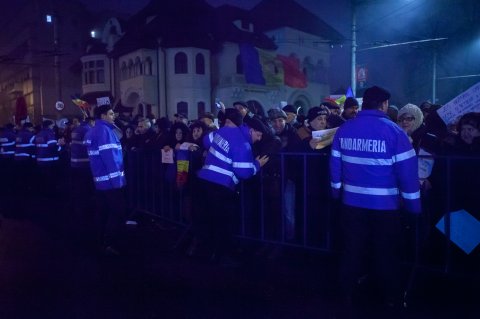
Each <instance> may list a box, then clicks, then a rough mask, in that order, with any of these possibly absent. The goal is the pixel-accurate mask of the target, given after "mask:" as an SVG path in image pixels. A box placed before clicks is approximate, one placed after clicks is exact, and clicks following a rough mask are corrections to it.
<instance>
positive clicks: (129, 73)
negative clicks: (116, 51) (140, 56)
mask: <svg viewBox="0 0 480 319" xmlns="http://www.w3.org/2000/svg"><path fill="white" fill-rule="evenodd" d="M133 75H134V73H133V61H132V59H130V60H128V77H129V78H131V77H133Z"/></svg>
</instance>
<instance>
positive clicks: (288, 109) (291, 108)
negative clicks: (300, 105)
mask: <svg viewBox="0 0 480 319" xmlns="http://www.w3.org/2000/svg"><path fill="white" fill-rule="evenodd" d="M282 110H283V111H284V112H285V113H295V114H297V110H296V109H295V106H293V105H292V104H287V105H285V106H284V107H283V109H282Z"/></svg>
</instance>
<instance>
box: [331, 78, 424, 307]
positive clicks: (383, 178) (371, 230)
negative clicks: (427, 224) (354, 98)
mask: <svg viewBox="0 0 480 319" xmlns="http://www.w3.org/2000/svg"><path fill="white" fill-rule="evenodd" d="M389 99H390V93H389V92H388V91H387V90H385V89H384V88H381V87H378V86H373V87H370V88H368V89H367V90H366V91H365V93H364V95H363V104H362V111H360V112H359V113H358V115H357V117H356V118H355V119H353V120H349V121H346V122H345V123H344V124H343V125H342V126H340V127H339V128H338V130H337V132H336V134H335V136H334V138H333V144H332V152H331V156H330V178H331V188H332V196H333V197H334V198H336V199H340V200H341V211H340V218H341V227H342V228H341V229H342V238H343V240H344V248H343V252H342V257H341V265H340V284H341V287H342V289H343V292H344V293H345V298H346V299H348V300H351V298H352V296H353V295H355V291H354V290H355V287H356V285H357V284H356V283H357V282H358V278H360V277H361V276H363V275H364V274H365V270H366V269H368V265H376V266H377V267H375V268H373V269H369V270H374V271H373V272H372V271H370V275H372V276H373V277H376V279H377V280H376V282H378V283H380V284H381V285H380V286H379V288H380V290H381V291H380V293H379V295H381V296H384V297H385V300H383V301H384V302H385V303H386V304H387V305H389V306H392V305H393V306H395V307H399V306H400V305H401V302H402V297H403V294H402V286H403V283H402V281H401V251H400V249H399V248H400V244H401V238H402V236H401V227H402V221H401V215H400V211H401V208H403V209H405V210H406V211H408V212H410V213H411V215H410V216H412V217H414V216H418V214H419V213H420V207H421V206H420V187H419V186H420V183H419V180H418V160H417V156H416V154H415V150H414V149H413V147H412V144H411V143H410V141H409V140H408V138H407V136H406V134H405V133H404V132H403V130H402V129H401V128H400V127H399V126H398V125H397V124H396V123H393V122H392V121H390V119H389V118H388V117H387V115H386V112H387V108H388V104H389ZM400 205H402V206H403V207H401V206H400Z"/></svg>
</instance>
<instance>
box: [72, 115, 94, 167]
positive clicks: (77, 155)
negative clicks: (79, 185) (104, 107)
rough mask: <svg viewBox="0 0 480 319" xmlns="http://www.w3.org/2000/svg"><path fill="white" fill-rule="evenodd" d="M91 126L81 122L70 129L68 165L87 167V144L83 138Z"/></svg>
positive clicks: (88, 164)
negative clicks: (70, 139)
mask: <svg viewBox="0 0 480 319" xmlns="http://www.w3.org/2000/svg"><path fill="white" fill-rule="evenodd" d="M91 128H92V127H91V126H90V125H88V122H83V123H82V124H81V125H80V126H78V127H76V128H75V129H73V131H72V141H71V142H70V166H71V167H77V168H78V167H88V166H90V160H89V158H88V152H87V145H85V142H84V138H85V135H86V134H87V132H88V131H89V130H90V129H91Z"/></svg>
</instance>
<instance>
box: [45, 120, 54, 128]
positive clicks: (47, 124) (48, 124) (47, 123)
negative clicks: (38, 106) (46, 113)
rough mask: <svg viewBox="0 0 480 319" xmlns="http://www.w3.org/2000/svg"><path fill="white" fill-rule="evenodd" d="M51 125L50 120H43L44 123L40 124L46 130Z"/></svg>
mask: <svg viewBox="0 0 480 319" xmlns="http://www.w3.org/2000/svg"><path fill="white" fill-rule="evenodd" d="M52 124H53V121H52V120H45V121H43V122H42V127H43V128H47V127H49V126H50V125H52Z"/></svg>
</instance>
